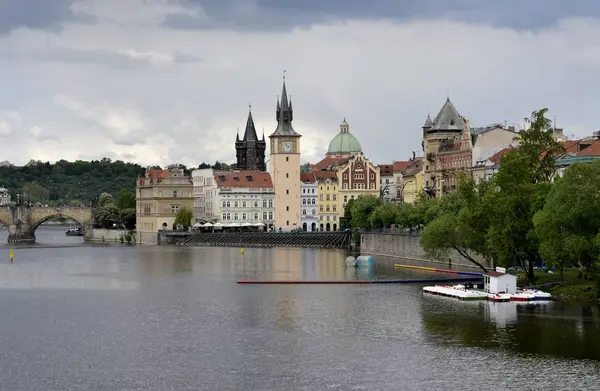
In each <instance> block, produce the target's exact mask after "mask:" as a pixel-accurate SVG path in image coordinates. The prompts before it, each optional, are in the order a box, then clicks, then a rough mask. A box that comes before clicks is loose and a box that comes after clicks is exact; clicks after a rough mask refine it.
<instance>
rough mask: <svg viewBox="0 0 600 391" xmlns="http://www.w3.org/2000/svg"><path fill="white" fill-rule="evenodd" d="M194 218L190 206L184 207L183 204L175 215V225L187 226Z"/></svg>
mask: <svg viewBox="0 0 600 391" xmlns="http://www.w3.org/2000/svg"><path fill="white" fill-rule="evenodd" d="M193 218H194V212H192V210H191V209H190V208H186V207H185V206H184V207H183V208H181V209H179V211H178V212H177V214H176V215H175V225H176V226H181V227H183V228H188V227H189V226H191V225H192V220H193Z"/></svg>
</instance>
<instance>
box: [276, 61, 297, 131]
mask: <svg viewBox="0 0 600 391" xmlns="http://www.w3.org/2000/svg"><path fill="white" fill-rule="evenodd" d="M276 115H277V129H275V131H274V132H273V133H272V134H271V135H270V136H269V137H273V136H292V137H300V134H298V133H296V131H295V130H294V128H293V127H292V120H293V119H294V113H293V109H292V103H291V100H290V101H288V95H287V88H286V85H285V71H284V74H283V87H282V89H281V99H277V110H276Z"/></svg>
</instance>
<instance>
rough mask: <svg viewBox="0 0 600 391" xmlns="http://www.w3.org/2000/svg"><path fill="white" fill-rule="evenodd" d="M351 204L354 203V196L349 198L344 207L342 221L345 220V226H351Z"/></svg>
mask: <svg viewBox="0 0 600 391" xmlns="http://www.w3.org/2000/svg"><path fill="white" fill-rule="evenodd" d="M352 205H354V198H351V199H349V200H348V202H347V203H346V206H345V207H344V221H345V222H346V228H352V227H353V225H352Z"/></svg>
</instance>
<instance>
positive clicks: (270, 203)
mask: <svg viewBox="0 0 600 391" xmlns="http://www.w3.org/2000/svg"><path fill="white" fill-rule="evenodd" d="M272 207H273V200H269V208H272Z"/></svg>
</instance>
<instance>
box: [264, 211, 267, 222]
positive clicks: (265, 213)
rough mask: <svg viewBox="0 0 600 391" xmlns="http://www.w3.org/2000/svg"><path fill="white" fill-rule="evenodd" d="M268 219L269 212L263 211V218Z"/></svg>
mask: <svg viewBox="0 0 600 391" xmlns="http://www.w3.org/2000/svg"><path fill="white" fill-rule="evenodd" d="M266 219H267V212H263V220H266Z"/></svg>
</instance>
